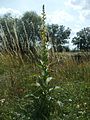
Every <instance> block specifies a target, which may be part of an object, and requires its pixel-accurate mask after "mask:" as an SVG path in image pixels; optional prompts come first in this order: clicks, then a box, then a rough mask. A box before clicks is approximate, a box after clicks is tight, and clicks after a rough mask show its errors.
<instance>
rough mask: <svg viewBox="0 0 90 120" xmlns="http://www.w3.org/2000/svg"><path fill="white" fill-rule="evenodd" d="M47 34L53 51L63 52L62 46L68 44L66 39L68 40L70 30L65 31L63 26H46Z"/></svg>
mask: <svg viewBox="0 0 90 120" xmlns="http://www.w3.org/2000/svg"><path fill="white" fill-rule="evenodd" d="M48 32H49V36H50V38H51V45H52V46H53V49H54V51H58V52H60V51H63V45H64V44H65V43H68V41H67V39H69V36H70V33H71V30H70V29H69V28H67V29H65V27H64V26H63V25H61V26H59V25H57V24H52V25H48Z"/></svg>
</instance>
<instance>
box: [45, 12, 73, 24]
mask: <svg viewBox="0 0 90 120" xmlns="http://www.w3.org/2000/svg"><path fill="white" fill-rule="evenodd" d="M47 19H48V22H49V23H54V24H62V23H65V22H70V21H73V16H72V15H70V14H69V13H67V12H66V11H63V10H62V11H60V10H57V11H54V12H52V13H50V14H48V15H47Z"/></svg>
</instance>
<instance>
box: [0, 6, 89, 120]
mask: <svg viewBox="0 0 90 120" xmlns="http://www.w3.org/2000/svg"><path fill="white" fill-rule="evenodd" d="M45 17H46V16H45V11H44V6H43V13H42V21H43V22H42V23H43V24H42V27H41V31H40V32H41V38H42V44H41V49H39V52H38V53H39V55H38V56H39V57H38V60H37V61H35V62H33V59H34V58H36V56H35V55H34V54H33V53H32V51H31V50H30V48H29V53H28V54H26V53H25V54H24V56H23V55H22V53H21V51H20V49H19V39H18V35H17V29H16V27H15V24H14V26H13V28H14V29H13V30H14V33H15V38H12V37H13V36H11V33H10V36H11V38H12V39H13V43H12V44H14V46H15V50H13V51H10V50H9V49H8V47H7V42H8V40H7V37H6V35H5V33H4V31H3V29H1V30H2V35H4V36H2V38H3V44H4V48H5V50H4V51H3V52H1V53H0V120H89V119H90V115H89V110H90V109H89V106H90V97H89V92H90V62H89V61H86V62H82V63H80V64H77V63H76V62H75V61H73V60H72V59H71V54H69V55H68V54H65V53H64V54H63V53H62V54H60V53H53V52H49V51H48V49H47V38H46V33H47V29H46V26H45ZM6 26H7V25H6ZM23 26H24V24H23ZM7 29H8V26H7ZM24 31H25V26H24ZM8 32H9V29H8ZM25 35H26V32H25ZM26 36H27V35H26ZM16 39H17V40H16ZM26 44H29V42H28V38H27V40H26ZM26 46H27V45H26ZM26 49H27V48H26ZM36 51H37V50H36ZM36 55H37V53H36Z"/></svg>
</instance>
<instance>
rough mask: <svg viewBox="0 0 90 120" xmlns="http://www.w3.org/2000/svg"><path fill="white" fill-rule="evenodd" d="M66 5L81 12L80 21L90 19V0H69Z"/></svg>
mask: <svg viewBox="0 0 90 120" xmlns="http://www.w3.org/2000/svg"><path fill="white" fill-rule="evenodd" d="M65 5H66V6H67V7H71V8H72V9H74V10H76V12H78V13H79V16H78V18H79V20H80V22H82V23H84V22H85V20H89V19H90V0H68V1H67V2H65Z"/></svg>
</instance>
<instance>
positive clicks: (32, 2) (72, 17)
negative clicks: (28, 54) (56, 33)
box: [0, 0, 90, 45]
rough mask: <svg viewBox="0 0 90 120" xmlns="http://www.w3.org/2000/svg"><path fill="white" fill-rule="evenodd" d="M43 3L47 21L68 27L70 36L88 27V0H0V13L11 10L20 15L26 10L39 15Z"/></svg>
mask: <svg viewBox="0 0 90 120" xmlns="http://www.w3.org/2000/svg"><path fill="white" fill-rule="evenodd" d="M43 4H44V5H45V11H46V16H47V22H48V23H49V24H52V23H54V24H59V25H64V26H65V27H66V28H67V27H69V28H70V29H72V32H71V36H72V37H73V36H74V35H75V33H76V32H78V31H80V30H81V29H83V28H84V27H90V24H89V23H90V22H89V21H90V0H0V15H3V14H6V13H7V12H11V13H12V14H13V15H15V16H21V15H22V14H23V13H24V12H26V11H35V12H36V13H38V14H39V15H41V12H42V5H43ZM70 45H71V42H70Z"/></svg>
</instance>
